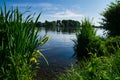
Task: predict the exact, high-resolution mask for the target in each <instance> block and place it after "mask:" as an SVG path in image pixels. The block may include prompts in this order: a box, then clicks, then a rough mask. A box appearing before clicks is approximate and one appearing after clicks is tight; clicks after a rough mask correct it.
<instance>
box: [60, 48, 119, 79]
mask: <svg viewBox="0 0 120 80" xmlns="http://www.w3.org/2000/svg"><path fill="white" fill-rule="evenodd" d="M114 54H115V55H114V56H109V57H105V56H102V57H97V55H96V54H94V55H93V56H92V58H91V60H88V61H87V62H84V64H82V65H81V62H80V64H78V65H76V66H73V67H72V68H71V69H70V70H68V71H67V74H60V75H59V76H58V80H120V49H119V50H118V52H116V53H114ZM80 66H82V68H81V67H80Z"/></svg>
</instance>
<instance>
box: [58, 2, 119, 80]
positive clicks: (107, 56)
mask: <svg viewBox="0 0 120 80" xmlns="http://www.w3.org/2000/svg"><path fill="white" fill-rule="evenodd" d="M119 15H120V0H116V2H115V3H111V4H110V5H109V7H108V8H107V9H106V10H105V11H104V13H103V17H104V18H103V19H102V20H103V22H102V27H103V28H104V29H105V30H108V33H107V35H108V37H106V38H105V39H104V38H100V37H98V36H95V32H94V29H93V26H92V23H91V22H90V21H89V20H86V19H85V20H83V21H82V23H81V28H80V30H79V31H78V32H77V35H76V36H77V40H74V42H75V46H74V49H75V56H76V57H77V58H78V62H77V63H78V64H76V66H73V67H72V68H71V70H68V71H67V74H60V75H59V76H58V79H59V80H120V32H119V30H120V23H119V21H120V16H119Z"/></svg>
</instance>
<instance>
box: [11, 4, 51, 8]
mask: <svg viewBox="0 0 120 80" xmlns="http://www.w3.org/2000/svg"><path fill="white" fill-rule="evenodd" d="M12 6H18V7H26V6H31V7H51V6H53V4H51V3H14V4H12Z"/></svg>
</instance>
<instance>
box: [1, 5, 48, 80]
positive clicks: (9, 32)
mask: <svg viewBox="0 0 120 80" xmlns="http://www.w3.org/2000/svg"><path fill="white" fill-rule="evenodd" d="M0 11H1V12H0V57H1V58H0V80H32V77H33V76H34V73H35V69H33V66H32V64H35V65H37V63H38V62H37V59H38V58H39V57H40V56H43V55H42V54H41V53H40V52H39V50H37V47H38V46H39V45H40V44H41V42H42V43H45V42H46V40H48V37H46V38H44V39H41V40H40V42H39V40H38V39H37V33H38V31H36V28H35V25H36V23H37V21H38V19H39V17H40V14H39V15H38V17H37V19H36V20H35V22H33V17H32V16H30V15H28V16H26V18H23V14H22V13H20V12H19V10H18V8H16V9H13V8H12V9H10V10H6V6H4V9H3V8H0ZM40 54H41V55H40Z"/></svg>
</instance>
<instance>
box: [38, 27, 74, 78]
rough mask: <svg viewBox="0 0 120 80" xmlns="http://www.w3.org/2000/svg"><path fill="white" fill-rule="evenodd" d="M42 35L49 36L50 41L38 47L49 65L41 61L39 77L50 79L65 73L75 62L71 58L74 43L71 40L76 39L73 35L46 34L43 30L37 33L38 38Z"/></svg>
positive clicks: (55, 32) (52, 32) (50, 32)
mask: <svg viewBox="0 0 120 80" xmlns="http://www.w3.org/2000/svg"><path fill="white" fill-rule="evenodd" d="M43 35H48V36H50V40H49V41H48V42H47V43H46V44H45V45H43V46H42V47H40V50H41V52H42V53H43V55H44V56H45V57H46V59H47V60H48V63H49V65H47V64H46V63H45V61H44V60H43V59H42V62H41V64H40V67H41V69H40V74H39V75H42V77H43V78H44V77H49V78H51V77H53V76H55V75H56V74H58V73H59V72H65V70H66V69H69V68H70V67H71V64H74V63H75V61H76V60H75V58H74V57H73V54H74V50H73V46H74V42H73V41H72V40H73V39H76V36H75V33H67V32H64V33H63V32H57V31H48V32H46V31H45V29H42V30H40V31H39V37H41V36H43ZM41 73H42V74H41ZM48 80H49V79H48Z"/></svg>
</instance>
